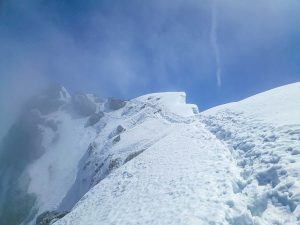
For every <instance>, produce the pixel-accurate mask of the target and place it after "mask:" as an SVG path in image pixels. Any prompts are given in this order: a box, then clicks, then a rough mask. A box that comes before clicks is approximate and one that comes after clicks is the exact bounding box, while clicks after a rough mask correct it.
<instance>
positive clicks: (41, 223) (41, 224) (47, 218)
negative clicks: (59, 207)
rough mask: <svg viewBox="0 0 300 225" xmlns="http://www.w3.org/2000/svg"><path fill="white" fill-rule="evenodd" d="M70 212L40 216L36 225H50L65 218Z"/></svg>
mask: <svg viewBox="0 0 300 225" xmlns="http://www.w3.org/2000/svg"><path fill="white" fill-rule="evenodd" d="M66 214H68V212H56V211H47V212H44V213H42V214H41V215H39V216H38V217H37V219H36V223H35V224H36V225H50V224H53V223H54V222H56V221H57V220H59V219H61V218H63V217H64V216H65V215H66Z"/></svg>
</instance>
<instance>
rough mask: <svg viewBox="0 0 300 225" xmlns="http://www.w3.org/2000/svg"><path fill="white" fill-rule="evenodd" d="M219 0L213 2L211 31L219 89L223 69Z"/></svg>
mask: <svg viewBox="0 0 300 225" xmlns="http://www.w3.org/2000/svg"><path fill="white" fill-rule="evenodd" d="M216 1H217V0H212V6H211V30H210V43H211V46H212V49H213V53H214V56H215V62H216V78H217V85H218V87H221V86H222V77H221V73H222V68H221V54H220V47H219V43H218V37H217V30H218V11H217V3H216Z"/></svg>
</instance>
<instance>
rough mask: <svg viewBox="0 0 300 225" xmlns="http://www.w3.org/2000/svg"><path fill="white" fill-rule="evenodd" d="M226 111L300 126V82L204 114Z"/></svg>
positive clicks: (280, 124) (267, 121)
mask: <svg viewBox="0 0 300 225" xmlns="http://www.w3.org/2000/svg"><path fill="white" fill-rule="evenodd" d="M225 109H230V110H234V111H236V112H247V116H248V117H250V118H256V119H257V120H258V119H259V120H261V121H262V122H266V123H270V124H275V125H277V126H283V125H290V124H300V116H299V109H300V82H298V83H293V84H290V85H285V86H282V87H278V88H275V89H273V90H269V91H266V92H263V93H260V94H258V95H255V96H252V97H250V98H247V99H245V100H243V101H240V102H235V103H230V104H225V105H221V106H218V107H215V108H213V109H209V110H207V111H205V112H203V113H202V114H203V115H210V114H213V113H215V112H218V111H222V110H225Z"/></svg>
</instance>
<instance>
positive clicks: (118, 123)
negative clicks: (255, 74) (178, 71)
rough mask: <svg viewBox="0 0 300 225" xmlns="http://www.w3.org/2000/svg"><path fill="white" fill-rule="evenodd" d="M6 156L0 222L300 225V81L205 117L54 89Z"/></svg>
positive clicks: (150, 100) (181, 106)
mask: <svg viewBox="0 0 300 225" xmlns="http://www.w3.org/2000/svg"><path fill="white" fill-rule="evenodd" d="M0 152H1V155H0V181H1V182H0V224H1V225H2V224H5V225H19V224H22V225H33V224H35V221H36V218H37V217H38V216H39V215H41V214H42V213H44V212H46V213H44V214H42V215H41V216H39V217H38V220H39V221H42V222H41V223H40V224H39V225H45V224H48V222H50V221H51V220H52V222H51V223H53V222H55V221H56V222H55V225H65V224H70V225H71V224H72V225H73V224H74V225H81V224H82V225H98V224H204V225H206V224H230V225H248V224H249V225H250V224H255V225H267V224H268V225H269V224H270V225H271V224H272V225H273V224H278V225H279V224H281V225H284V224H290V225H292V224H293V225H294V224H300V206H299V204H300V181H299V177H300V162H299V160H300V83H295V84H291V85H287V86H283V87H280V88H277V89H273V90H270V91H267V92H265V93H261V94H258V95H256V96H252V97H250V98H248V99H245V100H243V101H240V102H236V103H230V104H226V105H222V106H218V107H215V108H213V109H210V110H207V111H205V112H202V113H200V114H199V113H198V109H197V106H195V105H191V104H187V103H186V96H185V93H183V92H166V93H154V94H149V95H145V96H141V97H138V98H135V99H132V100H129V101H122V100H119V99H114V98H107V99H101V98H99V97H97V96H94V95H92V94H83V93H79V94H69V93H68V91H67V90H66V89H65V88H63V87H60V86H59V87H52V88H51V90H50V91H46V92H45V93H43V94H42V95H41V96H38V97H37V98H36V99H34V101H33V102H31V103H30V104H29V106H28V108H26V110H25V113H24V115H23V116H22V117H21V118H20V119H19V120H18V121H17V122H16V124H15V125H14V126H13V127H12V129H11V130H10V131H9V132H8V135H7V136H6V139H5V141H4V145H3V149H2V150H0ZM16 156H17V157H16ZM75 205H76V206H75ZM74 206H75V207H74ZM73 207H74V208H73ZM68 211H71V212H69V213H68V214H67V215H66V216H65V217H64V218H62V219H61V220H58V221H57V218H59V217H61V216H63V215H64V214H65V212H68ZM47 220H48V222H47ZM45 221H46V222H47V223H45Z"/></svg>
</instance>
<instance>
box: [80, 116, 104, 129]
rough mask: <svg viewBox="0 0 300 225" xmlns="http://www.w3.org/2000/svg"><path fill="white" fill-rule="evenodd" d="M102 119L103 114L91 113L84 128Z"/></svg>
mask: <svg viewBox="0 0 300 225" xmlns="http://www.w3.org/2000/svg"><path fill="white" fill-rule="evenodd" d="M102 117H104V113H103V112H98V113H93V114H92V115H91V116H90V117H89V118H88V120H87V122H86V124H85V126H84V127H89V126H93V125H95V124H96V123H98V122H99V120H100V119H101V118H102Z"/></svg>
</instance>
